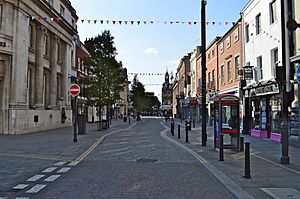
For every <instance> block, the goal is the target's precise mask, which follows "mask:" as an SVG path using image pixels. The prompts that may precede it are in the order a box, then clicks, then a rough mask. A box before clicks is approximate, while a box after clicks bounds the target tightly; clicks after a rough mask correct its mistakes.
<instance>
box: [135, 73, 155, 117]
mask: <svg viewBox="0 0 300 199" xmlns="http://www.w3.org/2000/svg"><path fill="white" fill-rule="evenodd" d="M130 101H131V102H132V106H133V107H134V109H135V110H136V111H137V112H138V113H140V112H153V111H154V109H158V108H159V107H160V101H159V100H158V98H157V96H155V95H154V93H153V92H145V88H144V85H143V84H142V83H141V82H139V81H138V79H137V76H135V77H134V79H133V82H132V84H131V90H130Z"/></svg>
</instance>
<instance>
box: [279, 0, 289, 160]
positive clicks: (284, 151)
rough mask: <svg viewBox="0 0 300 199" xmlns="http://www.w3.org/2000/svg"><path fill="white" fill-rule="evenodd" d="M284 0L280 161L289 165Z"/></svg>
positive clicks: (284, 12)
mask: <svg viewBox="0 0 300 199" xmlns="http://www.w3.org/2000/svg"><path fill="white" fill-rule="evenodd" d="M285 15H286V9H285V0H281V29H282V33H281V40H282V67H283V68H282V76H283V78H282V81H281V89H282V103H281V118H282V123H281V129H282V138H281V140H282V143H281V146H282V151H281V152H282V156H281V159H280V163H281V164H290V157H289V138H288V123H287V119H288V110H287V106H288V104H287V91H286V88H287V77H286V67H289V66H287V63H288V62H287V55H286V54H287V53H286V50H287V49H286V27H285Z"/></svg>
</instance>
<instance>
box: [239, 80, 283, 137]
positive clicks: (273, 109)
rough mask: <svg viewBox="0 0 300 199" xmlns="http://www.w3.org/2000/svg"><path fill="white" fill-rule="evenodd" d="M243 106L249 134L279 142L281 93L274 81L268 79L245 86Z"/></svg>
mask: <svg viewBox="0 0 300 199" xmlns="http://www.w3.org/2000/svg"><path fill="white" fill-rule="evenodd" d="M244 90H245V102H246V103H245V106H248V107H247V108H246V110H249V112H248V114H247V115H248V119H249V120H246V121H249V123H248V125H249V128H248V129H249V133H250V135H251V136H254V137H259V138H268V139H270V140H272V141H275V142H281V134H280V124H281V120H280V118H281V116H280V115H281V101H282V100H281V95H280V93H279V87H278V84H277V83H276V82H273V81H268V82H262V83H258V84H255V85H250V86H246V87H245V88H244Z"/></svg>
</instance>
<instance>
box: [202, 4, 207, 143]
mask: <svg viewBox="0 0 300 199" xmlns="http://www.w3.org/2000/svg"><path fill="white" fill-rule="evenodd" d="M206 4H207V1H206V0H202V1H201V48H202V49H201V51H202V63H201V71H202V103H201V104H202V107H201V109H202V111H201V112H202V146H206V141H207V134H206V30H205V24H206V21H205V20H206V19H205V6H206Z"/></svg>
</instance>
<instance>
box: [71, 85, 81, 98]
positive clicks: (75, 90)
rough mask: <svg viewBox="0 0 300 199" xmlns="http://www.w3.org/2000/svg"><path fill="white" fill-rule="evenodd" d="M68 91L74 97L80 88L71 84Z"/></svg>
mask: <svg viewBox="0 0 300 199" xmlns="http://www.w3.org/2000/svg"><path fill="white" fill-rule="evenodd" d="M69 91H70V94H71V95H72V96H73V97H76V96H77V95H79V93H80V86H79V85H78V84H72V85H71V86H70V89H69Z"/></svg>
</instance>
